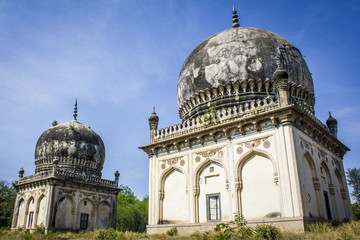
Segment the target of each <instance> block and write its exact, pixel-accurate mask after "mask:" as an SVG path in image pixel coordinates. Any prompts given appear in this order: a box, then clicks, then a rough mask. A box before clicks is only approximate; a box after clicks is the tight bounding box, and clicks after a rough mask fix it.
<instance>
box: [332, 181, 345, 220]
mask: <svg viewBox="0 0 360 240" xmlns="http://www.w3.org/2000/svg"><path fill="white" fill-rule="evenodd" d="M334 187H335V201H336V207H337V213H338V216H337V217H338V220H339V221H342V220H344V218H346V211H345V205H344V200H343V199H342V196H341V188H343V187H342V184H341V179H339V177H338V176H337V175H336V174H335V179H334Z"/></svg>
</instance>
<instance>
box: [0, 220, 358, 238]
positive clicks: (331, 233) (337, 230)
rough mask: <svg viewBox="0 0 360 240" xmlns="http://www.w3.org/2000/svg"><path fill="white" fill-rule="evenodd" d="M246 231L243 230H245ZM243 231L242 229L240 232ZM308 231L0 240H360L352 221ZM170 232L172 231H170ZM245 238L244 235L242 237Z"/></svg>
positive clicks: (6, 233) (4, 234) (103, 233)
mask: <svg viewBox="0 0 360 240" xmlns="http://www.w3.org/2000/svg"><path fill="white" fill-rule="evenodd" d="M245 228H246V229H245ZM244 229H245V230H244ZM308 229H309V231H307V232H305V233H291V232H283V231H279V229H277V228H275V227H273V226H271V225H260V226H259V227H255V228H249V227H246V226H241V227H230V226H227V227H222V228H221V227H220V228H219V229H218V230H217V231H208V232H205V233H194V234H192V235H190V236H182V235H176V234H174V235H172V236H169V234H153V235H149V234H146V233H134V232H119V231H115V230H113V229H108V230H97V231H93V232H92V231H86V232H79V233H71V232H67V233H60V232H50V233H49V234H48V235H45V234H43V233H42V231H37V232H35V233H32V234H30V233H28V232H24V231H20V230H15V231H10V230H8V229H0V239H4V240H48V239H56V240H70V239H84V240H91V239H94V240H117V239H124V240H132V239H134V240H137V239H173V240H180V239H194V240H212V239H214V240H218V239H224V240H225V239H247V240H261V239H280V240H290V239H291V240H292V239H295V240H313V239H314V240H340V239H341V240H342V239H344V240H350V239H351V240H355V239H360V221H352V222H349V223H344V224H342V225H339V226H337V227H333V226H331V224H329V223H315V224H313V225H310V226H309V228H308ZM173 231H174V230H173ZM245 235H246V236H245Z"/></svg>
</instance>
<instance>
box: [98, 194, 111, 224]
mask: <svg viewBox="0 0 360 240" xmlns="http://www.w3.org/2000/svg"><path fill="white" fill-rule="evenodd" d="M111 214H112V211H111V203H110V202H109V201H107V200H102V201H100V202H99V203H98V204H97V206H96V215H97V217H96V226H95V228H96V229H103V228H109V227H110V226H111Z"/></svg>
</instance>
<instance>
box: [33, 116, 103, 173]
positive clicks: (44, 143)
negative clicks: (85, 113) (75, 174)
mask: <svg viewBox="0 0 360 240" xmlns="http://www.w3.org/2000/svg"><path fill="white" fill-rule="evenodd" d="M55 156H57V157H59V158H60V163H59V164H60V165H62V169H67V168H70V169H74V170H76V171H81V172H87V173H88V174H94V175H97V176H101V170H102V168H103V164H104V160H105V146H104V143H103V141H102V139H101V137H100V136H99V135H98V134H96V132H94V131H93V130H92V129H90V128H89V127H87V126H84V125H83V124H81V123H79V122H78V121H76V120H72V121H69V122H65V123H61V124H59V125H56V126H54V127H51V128H49V129H48V130H46V131H45V132H44V133H43V134H42V135H41V136H40V138H39V140H38V142H37V144H36V149H35V160H36V161H35V163H36V168H37V169H36V172H38V171H39V170H41V169H42V167H43V166H42V165H47V164H48V163H44V162H43V161H38V160H41V159H42V158H49V157H50V158H53V157H55ZM65 158H66V160H67V161H62V160H61V159H65ZM74 159H76V160H78V161H81V163H76V162H75V163H74ZM75 164H80V165H81V167H79V166H77V167H76V168H75V167H74V165H75ZM67 165H68V167H67Z"/></svg>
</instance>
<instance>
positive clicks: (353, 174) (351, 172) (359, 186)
mask: <svg viewBox="0 0 360 240" xmlns="http://www.w3.org/2000/svg"><path fill="white" fill-rule="evenodd" d="M346 175H347V180H348V184H349V185H350V186H351V187H352V188H353V191H352V193H351V196H353V197H354V198H355V200H356V201H357V202H359V201H360V168H349V169H348V170H347V171H346Z"/></svg>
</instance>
